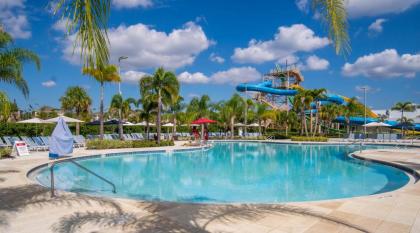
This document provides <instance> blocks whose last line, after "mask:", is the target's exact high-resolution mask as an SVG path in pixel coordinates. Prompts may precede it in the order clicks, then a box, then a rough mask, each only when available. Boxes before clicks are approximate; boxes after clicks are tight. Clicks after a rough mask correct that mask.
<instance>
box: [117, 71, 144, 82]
mask: <svg viewBox="0 0 420 233" xmlns="http://www.w3.org/2000/svg"><path fill="white" fill-rule="evenodd" d="M147 75H149V74H147V73H144V72H141V71H135V70H129V71H126V72H123V73H121V79H122V81H123V82H125V83H129V84H135V85H138V84H139V81H140V79H142V78H143V77H144V76H147Z"/></svg>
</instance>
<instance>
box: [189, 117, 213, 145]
mask: <svg viewBox="0 0 420 233" xmlns="http://www.w3.org/2000/svg"><path fill="white" fill-rule="evenodd" d="M207 123H216V121H214V120H210V119H207V118H204V117H202V118H200V119H197V120H195V121H193V122H191V124H197V125H201V140H203V137H204V124H207Z"/></svg>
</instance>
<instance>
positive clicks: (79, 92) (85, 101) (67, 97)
mask: <svg viewBox="0 0 420 233" xmlns="http://www.w3.org/2000/svg"><path fill="white" fill-rule="evenodd" d="M60 102H61V108H62V109H63V110H65V111H70V112H72V113H74V114H75V116H76V118H78V119H80V118H81V117H82V114H84V115H85V116H86V115H87V114H88V113H89V111H90V106H91V105H92V99H91V98H90V96H89V94H88V93H87V92H86V90H85V89H84V88H83V87H79V86H74V87H68V88H67V90H66V92H65V93H64V95H63V96H62V97H61V98H60ZM79 133H80V126H79V124H78V123H77V124H76V134H77V135H79Z"/></svg>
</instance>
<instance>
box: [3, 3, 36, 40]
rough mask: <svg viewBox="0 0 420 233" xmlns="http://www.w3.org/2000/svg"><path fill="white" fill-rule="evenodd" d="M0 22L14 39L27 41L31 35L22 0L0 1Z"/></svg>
mask: <svg viewBox="0 0 420 233" xmlns="http://www.w3.org/2000/svg"><path fill="white" fill-rule="evenodd" d="M0 22H1V23H2V24H3V26H4V29H5V31H7V32H8V33H10V35H12V37H13V38H15V39H28V38H30V37H31V35H32V33H31V31H30V30H29V21H28V18H27V16H26V12H25V4H24V0H1V1H0Z"/></svg>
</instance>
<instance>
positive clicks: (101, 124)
mask: <svg viewBox="0 0 420 233" xmlns="http://www.w3.org/2000/svg"><path fill="white" fill-rule="evenodd" d="M100 92H101V103H100V107H99V138H100V139H101V140H103V139H104V82H101V90H100Z"/></svg>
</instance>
